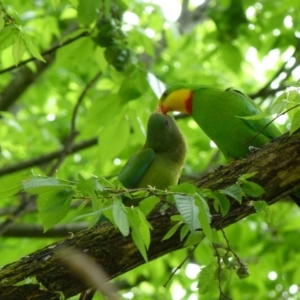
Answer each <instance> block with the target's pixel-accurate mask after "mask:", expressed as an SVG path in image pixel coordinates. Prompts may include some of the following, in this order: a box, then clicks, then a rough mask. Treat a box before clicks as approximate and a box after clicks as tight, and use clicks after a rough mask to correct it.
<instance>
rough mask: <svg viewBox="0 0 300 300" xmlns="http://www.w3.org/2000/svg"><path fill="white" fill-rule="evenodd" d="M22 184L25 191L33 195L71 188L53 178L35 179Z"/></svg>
mask: <svg viewBox="0 0 300 300" xmlns="http://www.w3.org/2000/svg"><path fill="white" fill-rule="evenodd" d="M22 183H23V188H24V190H25V191H26V192H27V193H30V194H32V195H36V194H41V193H45V192H54V191H57V190H61V189H64V188H66V189H69V188H70V187H71V186H70V185H68V184H65V183H61V182H60V181H59V180H58V179H56V178H53V177H46V178H33V179H29V180H24V181H23V182H22Z"/></svg>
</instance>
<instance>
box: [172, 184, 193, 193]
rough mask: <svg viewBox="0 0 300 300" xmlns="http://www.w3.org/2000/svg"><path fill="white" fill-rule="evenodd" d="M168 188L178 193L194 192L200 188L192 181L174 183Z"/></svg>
mask: <svg viewBox="0 0 300 300" xmlns="http://www.w3.org/2000/svg"><path fill="white" fill-rule="evenodd" d="M168 190H169V191H171V192H175V193H176V192H178V193H186V194H194V193H195V192H196V191H197V190H198V188H197V187H195V185H194V184H192V183H187V182H184V183H181V184H178V185H172V186H170V187H169V188H168Z"/></svg>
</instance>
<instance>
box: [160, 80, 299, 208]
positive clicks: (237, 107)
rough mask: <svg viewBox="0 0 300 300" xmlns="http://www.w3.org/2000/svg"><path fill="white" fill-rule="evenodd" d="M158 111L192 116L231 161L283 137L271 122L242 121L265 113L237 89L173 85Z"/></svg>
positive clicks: (264, 119)
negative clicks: (251, 148)
mask: <svg viewBox="0 0 300 300" xmlns="http://www.w3.org/2000/svg"><path fill="white" fill-rule="evenodd" d="M157 111H160V112H162V113H164V114H166V113H168V112H169V111H179V112H183V113H187V114H189V115H191V116H192V117H193V119H194V120H195V121H196V123H197V124H198V125H199V126H200V128H202V130H203V131H204V132H205V133H206V135H207V136H208V137H209V138H210V139H211V140H212V141H213V142H214V143H215V144H216V145H217V147H218V148H219V149H220V151H221V152H222V153H223V155H224V156H225V158H226V159H227V160H229V161H230V160H233V159H238V158H240V157H243V156H245V155H246V154H248V153H249V152H250V150H249V146H254V147H262V146H263V145H264V144H266V143H268V142H269V141H270V140H272V139H274V138H276V137H279V136H280V135H281V132H280V131H279V129H278V128H277V127H276V125H275V124H274V123H272V122H270V121H271V119H270V118H266V117H265V118H262V119H259V120H245V119H242V118H239V117H246V116H252V115H257V114H261V113H262V111H261V109H260V108H259V106H258V105H256V104H255V103H254V102H253V101H252V100H251V99H250V98H249V97H247V96H246V95H245V94H243V93H242V92H240V91H237V90H234V89H226V90H222V89H218V88H214V87H211V86H204V85H197V84H188V83H179V84H174V85H172V86H171V87H170V88H168V89H167V90H166V91H165V92H164V93H163V94H162V96H161V98H160V100H159V104H158V110H157ZM292 196H293V195H292ZM293 200H294V201H295V202H296V203H297V205H299V206H300V199H299V198H297V197H296V199H294V197H293Z"/></svg>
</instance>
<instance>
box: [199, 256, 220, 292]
mask: <svg viewBox="0 0 300 300" xmlns="http://www.w3.org/2000/svg"><path fill="white" fill-rule="evenodd" d="M217 268H218V265H217V263H215V262H213V263H211V264H209V265H207V266H205V267H203V268H202V269H201V271H200V273H199V276H198V293H199V295H204V294H206V293H210V292H212V291H213V290H214V289H217V286H218V281H217Z"/></svg>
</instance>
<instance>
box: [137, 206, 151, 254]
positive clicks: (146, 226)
mask: <svg viewBox="0 0 300 300" xmlns="http://www.w3.org/2000/svg"><path fill="white" fill-rule="evenodd" d="M138 213H139V216H140V232H141V235H142V237H143V241H144V244H145V246H146V249H147V250H148V248H149V246H150V241H151V235H150V229H152V226H151V224H150V223H149V222H148V221H147V219H146V217H145V215H144V214H143V213H142V212H141V211H140V210H138Z"/></svg>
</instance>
